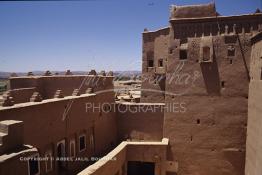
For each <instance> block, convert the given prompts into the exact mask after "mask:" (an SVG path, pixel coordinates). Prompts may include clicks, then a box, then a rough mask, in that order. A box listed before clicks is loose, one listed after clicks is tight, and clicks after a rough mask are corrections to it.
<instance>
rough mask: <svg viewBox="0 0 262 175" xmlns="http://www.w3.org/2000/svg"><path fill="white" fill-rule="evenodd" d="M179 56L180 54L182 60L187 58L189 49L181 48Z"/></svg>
mask: <svg viewBox="0 0 262 175" xmlns="http://www.w3.org/2000/svg"><path fill="white" fill-rule="evenodd" d="M179 56H180V60H186V59H187V50H180V52H179Z"/></svg>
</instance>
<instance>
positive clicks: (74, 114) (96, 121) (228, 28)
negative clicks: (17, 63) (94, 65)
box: [0, 3, 262, 175]
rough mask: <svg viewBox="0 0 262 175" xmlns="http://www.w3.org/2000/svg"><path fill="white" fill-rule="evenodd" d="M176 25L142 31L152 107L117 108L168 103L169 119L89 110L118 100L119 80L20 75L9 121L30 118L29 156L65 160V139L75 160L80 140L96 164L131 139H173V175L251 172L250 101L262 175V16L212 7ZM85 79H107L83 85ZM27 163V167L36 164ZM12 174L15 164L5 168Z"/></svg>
mask: <svg viewBox="0 0 262 175" xmlns="http://www.w3.org/2000/svg"><path fill="white" fill-rule="evenodd" d="M169 22H170V26H169V27H166V28H163V29H160V30H158V31H154V32H149V31H148V30H145V31H144V33H143V67H142V72H143V78H144V81H143V84H142V89H143V90H142V99H141V101H142V102H143V103H141V104H130V103H120V104H117V105H120V107H124V106H130V107H131V108H134V107H135V106H143V105H145V106H155V105H160V106H164V105H165V107H167V110H166V111H165V112H163V111H160V110H159V111H157V113H146V114H143V113H137V114H134V113H130V112H126V113H120V111H110V110H109V112H106V113H103V112H101V111H86V106H85V104H87V103H93V104H95V105H97V106H98V105H99V103H101V102H102V103H109V104H110V103H115V101H114V93H113V91H112V90H113V83H112V81H113V76H106V75H102V76H101V75H95V74H93V75H83V76H77V75H66V76H57V75H56V76H49V75H48V76H40V77H37V76H28V77H17V78H11V88H12V89H11V91H10V92H9V94H6V96H5V99H4V102H3V104H2V105H3V107H0V118H1V121H2V120H10V119H12V120H18V121H23V123H24V129H23V136H24V139H23V143H24V144H30V145H32V146H34V147H35V148H37V150H36V149H33V148H30V152H39V154H40V156H44V155H45V154H46V152H51V154H52V155H54V156H57V144H58V143H60V142H61V141H62V142H63V141H64V142H65V148H66V150H65V153H66V155H70V154H71V150H70V148H71V143H72V142H74V143H75V152H76V156H80V157H90V156H92V155H98V156H99V155H105V154H106V153H107V152H109V151H110V150H112V149H113V148H115V146H116V145H117V144H118V143H120V142H121V141H123V140H126V139H128V140H131V141H132V140H133V141H160V140H161V139H162V138H168V139H169V147H168V152H167V155H166V158H167V162H169V161H170V162H172V163H174V162H176V163H175V164H176V165H178V169H177V170H178V171H177V173H175V172H173V171H172V172H167V174H168V175H175V174H179V175H210V174H212V175H242V174H244V167H245V150H246V128H247V114H248V101H249V103H250V104H251V105H249V109H251V111H250V112H249V115H250V116H251V118H250V119H249V120H250V121H249V123H250V125H248V133H250V134H248V141H247V158H246V160H247V168H246V172H247V174H248V175H257V174H253V172H255V171H256V172H257V173H259V172H261V171H260V170H259V165H260V164H259V162H261V156H260V157H259V156H254V155H255V154H256V153H257V152H258V151H257V150H259V148H260V146H259V145H261V143H260V142H259V141H257V142H253V140H256V138H257V137H259V136H257V135H255V133H256V134H257V133H260V131H259V126H260V125H259V119H258V118H256V116H257V114H258V112H259V110H260V108H259V107H258V106H257V105H258V104H256V103H255V102H256V101H258V98H259V96H257V94H259V93H258V91H259V85H258V84H255V81H253V79H254V80H255V79H256V77H258V76H259V73H255V71H254V73H252V74H250V75H251V83H250V89H251V90H252V91H250V92H249V96H248V85H249V79H250V77H249V71H250V68H252V64H251V67H250V66H249V65H250V56H251V37H252V36H253V35H255V34H256V33H257V32H258V31H259V30H261V29H262V27H261V24H262V14H261V13H255V14H251V15H242V16H229V17H224V16H220V15H218V13H217V12H216V9H215V5H214V4H212V3H211V4H206V5H198V6H182V7H178V6H172V8H171V15H170V21H169ZM259 47H260V44H259V43H258V44H257V45H256V44H255V45H254V46H253V48H254V50H256V48H259ZM257 50H259V49H257ZM254 65H258V64H256V63H254V64H253V67H254ZM258 69H259V68H258ZM251 72H252V71H251ZM101 77H102V78H101ZM85 78H87V79H88V78H93V79H95V80H97V79H98V81H95V82H97V83H95V85H94V84H92V81H91V83H84V84H83V85H82V82H85V81H84V80H85ZM79 85H81V86H80V87H79ZM21 92H24V93H23V95H22V96H20V95H19V94H21ZM101 92H102V93H101ZM11 97H13V98H11ZM144 102H150V103H144ZM173 103H176V104H177V103H179V104H181V105H180V107H181V108H180V109H181V110H178V111H177V110H175V111H174V110H172V109H171V108H172V107H173V106H172V105H169V104H173ZM252 104H253V105H252ZM69 107H70V108H69ZM68 108H69V109H70V110H68ZM168 108H169V109H168ZM185 109H186V110H185ZM65 111H68V112H67V113H66V114H67V115H64V112H65ZM252 116H253V117H252ZM63 117H65V120H64V121H63V122H61V121H62V119H63ZM252 123H253V124H252ZM253 126H254V128H253ZM0 129H1V128H0ZM0 132H1V130H0ZM83 134H84V135H86V144H87V148H88V149H86V150H85V151H83V152H80V151H79V149H78V148H79V142H78V140H79V136H81V135H83ZM249 136H250V137H249ZM157 144H158V143H157ZM132 147H133V146H132ZM134 148H136V147H135V146H134ZM9 152H12V150H9ZM259 155H260V154H259ZM254 162H257V163H256V164H254ZM14 164H15V165H18V163H17V162H15V163H14ZM20 165H21V166H22V167H20V169H24V168H25V166H27V165H25V164H23V165H22V164H20ZM87 165H88V164H87V162H77V163H76V164H75V163H72V162H68V163H66V165H65V166H64V169H62V170H61V169H60V168H59V167H58V166H59V164H58V162H52V166H53V170H52V171H50V172H46V164H45V162H40V166H41V167H40V168H41V174H60V173H61V172H64V171H67V173H72V174H74V173H75V172H78V171H79V170H82V169H83V168H84V167H86V166H87ZM255 165H257V166H255ZM8 167H11V166H10V164H9V165H7V166H6V167H5V170H7V169H8ZM173 168H174V167H171V169H173ZM17 170H19V168H17ZM13 171H16V170H14V169H13V170H12V171H11V170H10V171H9V172H7V171H5V174H14V173H13ZM25 171H26V170H25ZM11 172H12V173H11ZM251 172H252V173H251ZM16 173H18V172H16ZM108 173H109V174H111V173H110V172H108ZM19 174H23V172H22V171H21V172H19ZM24 174H27V172H25V173H24Z"/></svg>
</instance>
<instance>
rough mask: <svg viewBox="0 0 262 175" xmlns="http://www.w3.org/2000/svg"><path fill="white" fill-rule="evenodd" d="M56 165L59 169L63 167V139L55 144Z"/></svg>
mask: <svg viewBox="0 0 262 175" xmlns="http://www.w3.org/2000/svg"><path fill="white" fill-rule="evenodd" d="M57 158H58V161H57V165H58V168H59V169H60V170H62V169H63V168H64V167H65V160H64V159H65V141H64V140H63V141H61V142H59V143H58V144H57Z"/></svg>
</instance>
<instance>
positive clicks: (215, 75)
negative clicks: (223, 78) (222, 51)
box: [200, 49, 220, 95]
mask: <svg viewBox="0 0 262 175" xmlns="http://www.w3.org/2000/svg"><path fill="white" fill-rule="evenodd" d="M213 50H214V49H213ZM209 51H210V50H209ZM207 52H208V51H207ZM203 56H204V58H205V53H203ZM210 56H211V55H210ZM207 57H208V56H207ZM200 67H201V72H202V75H203V78H204V81H205V86H206V90H207V93H208V94H209V95H220V78H219V72H218V65H217V61H216V55H215V52H213V59H212V60H210V61H209V60H208V61H207V60H205V59H203V61H201V63H200Z"/></svg>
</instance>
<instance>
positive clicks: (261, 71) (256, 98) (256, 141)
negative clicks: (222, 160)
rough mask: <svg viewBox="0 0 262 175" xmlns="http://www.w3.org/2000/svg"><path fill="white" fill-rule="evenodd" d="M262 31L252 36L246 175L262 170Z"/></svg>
mask: <svg viewBox="0 0 262 175" xmlns="http://www.w3.org/2000/svg"><path fill="white" fill-rule="evenodd" d="M261 48H262V32H260V33H259V34H257V35H256V36H254V37H253V38H252V54H251V63H250V70H251V71H250V76H251V81H250V84H249V99H248V128H247V143H246V147H247V148H246V169H245V173H246V175H259V174H261V172H262V166H261V165H262V127H261V126H262V118H261V113H262V107H261V103H260V101H261V95H262V93H261V91H262V82H261V80H262V62H261V61H262V59H261V58H262V50H261Z"/></svg>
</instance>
